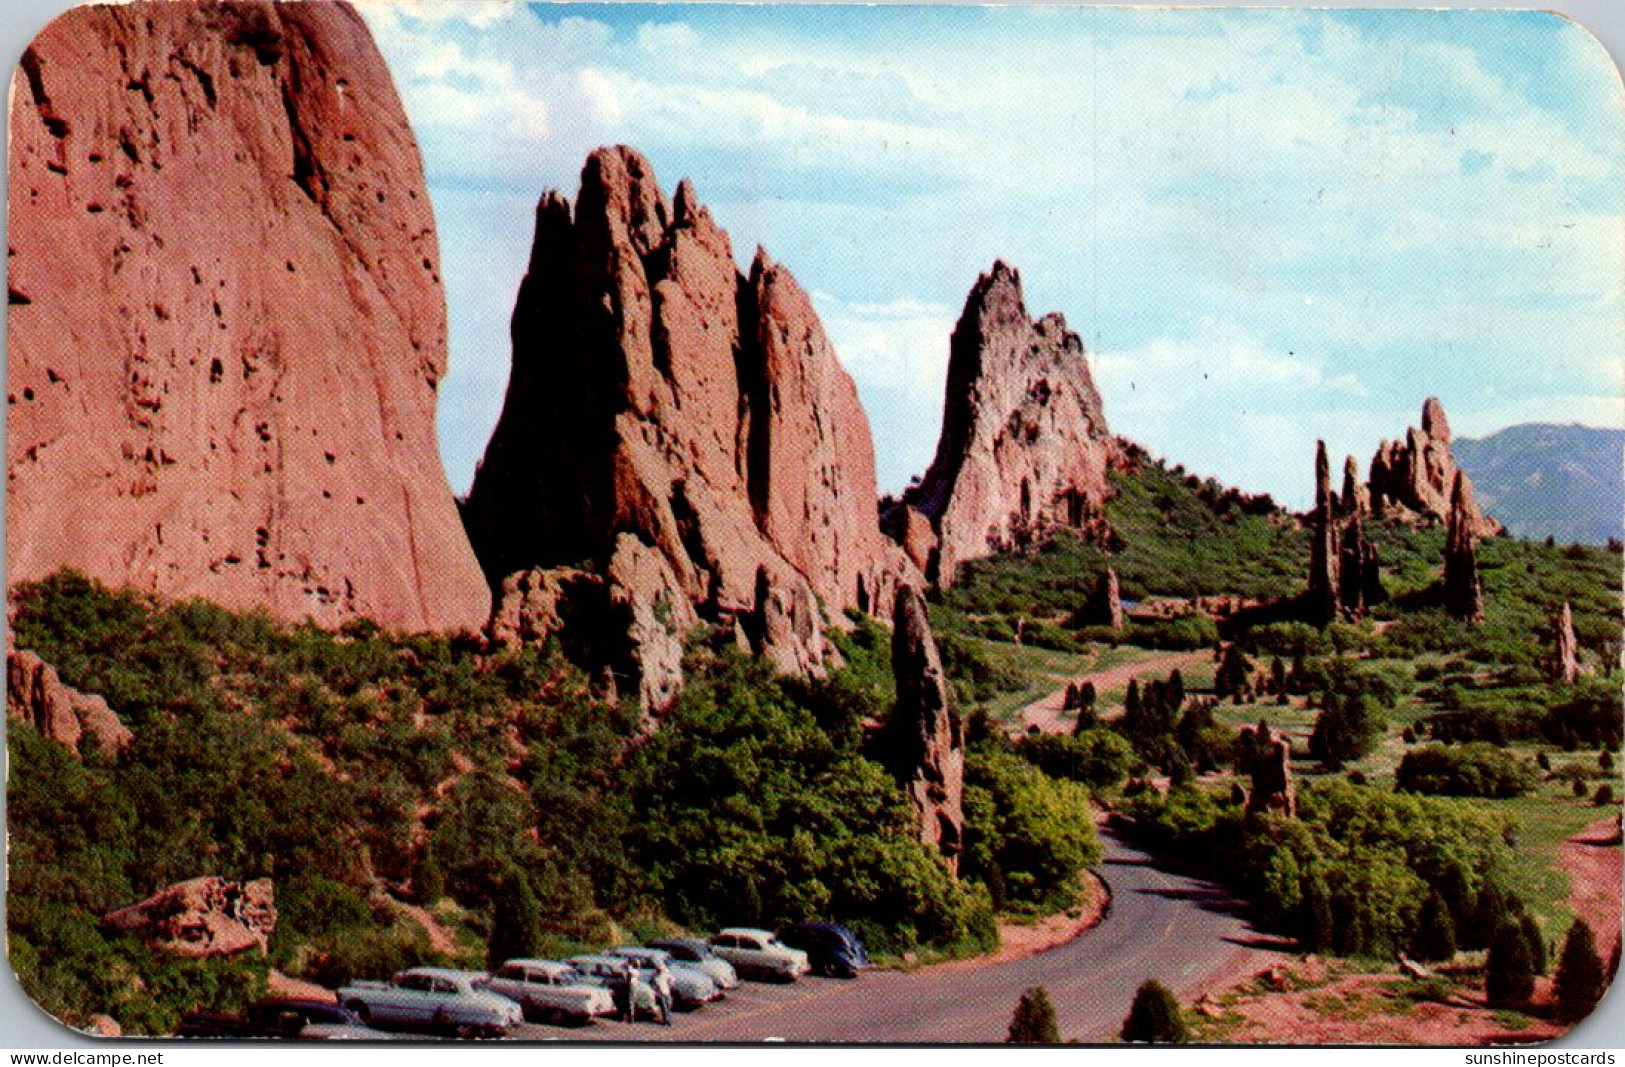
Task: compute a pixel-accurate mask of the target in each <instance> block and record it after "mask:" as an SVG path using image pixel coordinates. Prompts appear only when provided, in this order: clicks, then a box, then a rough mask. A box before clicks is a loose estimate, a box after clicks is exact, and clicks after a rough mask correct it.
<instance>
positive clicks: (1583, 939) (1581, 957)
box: [1552, 919, 1608, 1019]
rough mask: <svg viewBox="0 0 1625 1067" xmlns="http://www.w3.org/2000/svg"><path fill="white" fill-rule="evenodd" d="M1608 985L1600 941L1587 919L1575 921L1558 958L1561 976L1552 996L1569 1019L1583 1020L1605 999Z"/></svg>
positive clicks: (1558, 971)
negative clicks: (1592, 931)
mask: <svg viewBox="0 0 1625 1067" xmlns="http://www.w3.org/2000/svg"><path fill="white" fill-rule="evenodd" d="M1607 988H1608V978H1607V976H1606V974H1605V973H1604V971H1603V964H1602V957H1601V956H1599V955H1598V954H1597V941H1596V938H1595V937H1594V936H1593V935H1592V933H1591V926H1590V925H1589V924H1588V923H1587V922H1586V921H1585V920H1584V919H1576V920H1574V925H1573V926H1571V927H1569V934H1568V936H1567V937H1566V938H1564V939H1563V952H1562V955H1561V956H1559V957H1558V961H1557V977H1556V979H1555V980H1554V981H1553V983H1552V995H1553V997H1554V998H1555V999H1556V1001H1557V1007H1558V1010H1559V1011H1561V1012H1562V1013H1563V1017H1564V1018H1566V1019H1583V1018H1585V1017H1586V1016H1587V1015H1589V1014H1591V1010H1592V1009H1593V1008H1595V1007H1596V1006H1597V1002H1598V1001H1599V1000H1601V999H1602V995H1603V993H1604V992H1605V991H1606V990H1607Z"/></svg>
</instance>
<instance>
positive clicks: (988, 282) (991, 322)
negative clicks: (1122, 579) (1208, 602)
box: [888, 262, 1113, 586]
mask: <svg viewBox="0 0 1625 1067" xmlns="http://www.w3.org/2000/svg"><path fill="white" fill-rule="evenodd" d="M1112 454H1113V444H1112V438H1111V437H1110V431H1109V430H1108V429H1107V426H1106V416H1105V411H1104V409H1103V407H1102V406H1101V402H1100V394H1099V393H1098V392H1097V391H1096V390H1095V384H1094V380H1093V378H1092V377H1091V376H1090V373H1089V364H1088V361H1087V360H1086V359H1085V357H1084V351H1083V343H1082V342H1081V341H1079V340H1078V336H1077V335H1076V334H1074V333H1072V332H1071V331H1069V330H1068V329H1067V328H1066V320H1065V319H1063V318H1062V317H1061V316H1060V315H1058V314H1051V315H1046V316H1045V317H1043V318H1042V319H1039V320H1038V321H1036V322H1034V321H1032V320H1031V319H1030V318H1028V316H1027V308H1026V304H1025V301H1024V300H1023V297H1022V292H1021V278H1020V276H1019V275H1018V274H1017V273H1016V271H1015V270H1013V269H1012V268H1011V267H1009V266H1007V265H1006V264H1005V263H1003V262H997V263H995V264H994V265H993V269H992V270H991V271H990V272H988V273H987V274H984V275H982V276H981V278H979V279H978V280H977V282H976V285H975V287H974V288H972V290H971V293H970V296H969V298H968V299H967V300H966V302H965V309H964V311H963V313H962V314H961V315H960V318H959V323H958V325H957V326H955V327H954V332H953V338H952V341H951V342H950V351H949V358H948V389H947V399H946V402H945V403H944V405H943V418H942V435H941V437H940V438H939V439H938V441H937V454H936V458H935V459H934V460H933V461H932V463H931V467H930V469H929V470H927V471H926V473H925V477H924V478H923V479H921V481H920V484H919V485H917V486H914V487H913V488H911V489H910V490H909V491H908V492H907V493H906V494H905V496H904V501H905V503H906V504H907V505H909V506H912V507H914V508H916V509H918V510H919V511H920V512H921V513H922V514H923V515H924V516H925V517H926V518H927V519H929V520H930V522H931V524H932V527H933V528H934V530H935V531H936V535H937V541H938V544H937V546H936V547H935V549H934V551H933V552H932V558H931V561H930V562H931V566H930V567H929V568H928V570H927V573H928V575H929V576H930V577H931V578H932V580H933V581H935V582H937V583H938V584H939V585H944V586H946V585H950V584H952V583H953V581H954V577H955V572H956V570H957V569H958V567H959V565H960V564H961V563H963V562H965V561H966V560H971V559H977V558H979V557H981V556H986V555H988V554H990V553H992V552H996V551H1002V550H1008V549H1011V548H1015V547H1019V546H1021V545H1024V544H1028V543H1030V542H1031V541H1032V540H1033V539H1034V538H1036V537H1038V536H1040V535H1041V534H1043V533H1044V532H1045V531H1046V530H1049V529H1053V528H1055V527H1072V528H1074V529H1089V528H1092V527H1094V526H1097V525H1099V523H1100V522H1101V521H1102V520H1101V517H1100V505H1101V503H1102V502H1103V501H1104V500H1105V497H1106V469H1107V465H1108V464H1109V462H1110V460H1111V457H1112ZM898 529H899V523H898V520H897V519H896V517H895V509H894V514H893V516H891V517H889V521H888V530H889V531H892V532H893V536H896V531H897V530H898Z"/></svg>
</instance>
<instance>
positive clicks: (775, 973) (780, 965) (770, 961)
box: [711, 926, 810, 982]
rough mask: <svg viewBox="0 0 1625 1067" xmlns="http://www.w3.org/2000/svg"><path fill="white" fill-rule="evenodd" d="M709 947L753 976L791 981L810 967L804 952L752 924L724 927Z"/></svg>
mask: <svg viewBox="0 0 1625 1067" xmlns="http://www.w3.org/2000/svg"><path fill="white" fill-rule="evenodd" d="M711 951H713V952H715V953H716V954H717V955H718V956H721V957H722V958H723V959H725V960H727V961H728V962H729V963H731V964H733V965H734V968H735V969H736V970H737V971H738V972H739V973H740V974H741V975H744V976H747V977H752V978H764V979H769V980H772V981H779V982H793V981H795V980H796V979H797V978H799V977H801V976H802V975H804V974H806V973H807V971H808V970H809V969H810V964H809V963H808V961H807V954H806V953H805V952H803V951H801V950H800V949H798V948H791V947H790V946H789V945H786V944H783V943H782V942H780V941H779V939H778V938H777V937H776V936H774V934H773V932H772V931H771V930H759V929H757V928H755V927H751V926H734V927H730V928H729V929H727V930H723V931H722V932H720V933H719V934H717V936H715V937H713V938H712V939H711Z"/></svg>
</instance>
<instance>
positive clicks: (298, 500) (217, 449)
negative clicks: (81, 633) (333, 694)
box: [6, 0, 490, 630]
mask: <svg viewBox="0 0 1625 1067" xmlns="http://www.w3.org/2000/svg"><path fill="white" fill-rule="evenodd" d="M10 227H11V229H10V248H11V261H10V274H9V279H8V285H9V294H10V308H9V315H8V322H9V331H10V332H9V366H8V395H7V404H8V412H9V428H8V433H7V437H6V474H7V503H8V513H7V523H6V562H7V577H8V580H9V581H11V582H17V581H23V580H29V579H37V578H41V577H43V576H45V575H47V574H50V573H51V572H53V571H55V570H57V569H59V568H61V567H68V566H71V567H75V568H77V569H79V570H81V571H83V572H85V573H87V574H89V575H92V576H94V577H96V578H98V579H100V580H102V581H104V582H107V583H109V584H111V585H115V586H130V587H134V588H137V589H140V590H144V591H148V592H155V593H159V594H163V595H165V596H170V597H183V596H202V597H207V598H208V599H210V600H213V601H215V602H217V603H220V604H224V605H227V606H229V607H234V608H252V607H261V606H263V607H266V608H269V609H270V610H271V611H273V612H274V613H275V614H277V615H279V616H282V617H285V618H294V619H298V618H303V617H306V616H309V617H311V618H313V619H315V620H316V621H318V622H320V623H322V624H324V625H332V624H336V623H340V622H342V621H344V620H345V619H348V618H352V617H356V616H366V617H370V618H372V619H374V620H376V621H377V622H379V623H381V624H384V625H386V626H389V627H395V628H401V629H408V630H424V629H436V630H450V629H459V628H463V629H477V628H478V627H479V626H481V625H482V624H483V623H484V622H485V618H486V616H487V614H488V612H489V607H490V596H489V592H488V590H487V588H486V586H485V583H484V582H482V581H481V580H480V573H479V569H478V565H477V563H476V561H475V559H474V556H473V553H472V551H471V550H470V548H469V545H468V542H467V539H466V536H465V535H464V533H463V531H462V528H461V525H460V524H459V522H458V518H457V513H456V507H455V504H454V501H453V498H452V495H451V491H450V489H449V487H448V486H447V483H446V478H445V474H444V472H443V471H442V469H441V465H440V460H439V454H438V449H437V445H436V441H435V428H434V421H435V419H434V416H435V388H436V385H437V383H438V382H439V379H440V377H441V374H442V373H443V372H444V369H445V354H446V316H445V298H444V294H443V292H442V290H441V284H440V277H439V273H438V272H439V265H438V264H439V253H438V248H437V245H436V238H435V228H434V218H433V216H432V214H431V212H430V207H429V200H428V195H427V193H426V191H425V187H424V182H423V173H422V167H421V164H420V162H419V158H418V151H417V147H416V144H415V142H414V141H413V138H412V133H411V130H410V128H409V126H408V124H407V120H406V115H405V113H404V111H403V110H402V108H401V104H400V101H399V99H398V98H397V97H396V94H395V88H394V85H393V84H392V82H391V81H390V76H389V72H388V70H387V69H386V68H385V66H384V63H383V59H382V57H381V56H380V55H379V53H378V51H377V49H376V48H375V47H374V45H373V43H372V40H371V38H370V36H369V35H368V32H367V29H366V26H365V25H364V24H363V22H362V20H361V18H360V17H359V16H358V15H357V14H356V12H355V11H354V10H353V9H352V8H350V7H349V6H348V5H346V4H341V3H311V4H271V3H264V2H251V0H234V2H224V3H169V4H159V3H152V4H135V5H129V6H121V5H99V6H86V7H80V8H75V9H74V10H72V11H69V12H68V13H66V14H64V15H63V16H61V17H60V18H58V19H57V20H56V21H55V22H53V23H52V24H51V25H50V26H49V27H48V28H47V29H46V30H45V31H44V32H42V33H41V34H40V36H39V37H38V38H37V39H36V40H35V41H34V43H33V45H32V46H31V47H30V48H29V49H28V51H27V52H26V53H25V54H24V57H23V60H22V64H21V70H20V73H19V75H18V76H17V78H16V79H15V82H14V85H13V92H12V106H11V144H10Z"/></svg>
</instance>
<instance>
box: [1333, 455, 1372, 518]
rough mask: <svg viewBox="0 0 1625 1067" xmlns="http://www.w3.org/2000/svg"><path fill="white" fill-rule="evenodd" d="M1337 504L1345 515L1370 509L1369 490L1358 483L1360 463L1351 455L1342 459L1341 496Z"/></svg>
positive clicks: (1357, 513) (1361, 513)
mask: <svg viewBox="0 0 1625 1067" xmlns="http://www.w3.org/2000/svg"><path fill="white" fill-rule="evenodd" d="M1338 506H1339V507H1340V508H1342V511H1343V514H1345V515H1364V514H1366V513H1368V512H1369V511H1370V510H1371V490H1370V489H1368V488H1366V487H1365V486H1363V485H1361V484H1360V465H1359V463H1357V462H1356V461H1355V459H1354V457H1353V456H1349V457H1347V458H1346V459H1344V460H1343V496H1342V499H1341V500H1339V501H1338Z"/></svg>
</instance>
